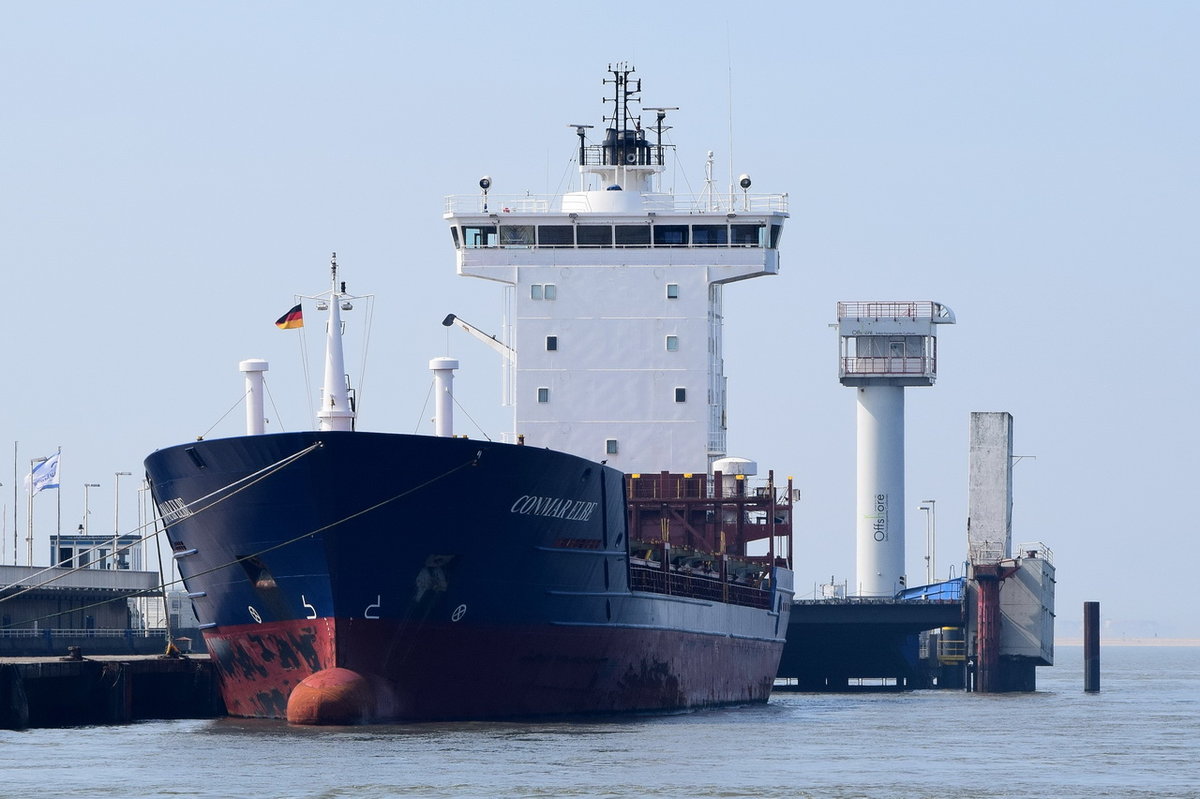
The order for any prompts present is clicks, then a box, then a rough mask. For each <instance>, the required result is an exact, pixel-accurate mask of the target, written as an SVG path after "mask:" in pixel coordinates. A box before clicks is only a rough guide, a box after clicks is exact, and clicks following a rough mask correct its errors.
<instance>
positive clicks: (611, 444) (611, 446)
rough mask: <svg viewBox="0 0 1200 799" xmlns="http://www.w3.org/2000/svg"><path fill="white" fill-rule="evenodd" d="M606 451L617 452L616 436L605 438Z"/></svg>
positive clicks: (608, 453)
mask: <svg viewBox="0 0 1200 799" xmlns="http://www.w3.org/2000/svg"><path fill="white" fill-rule="evenodd" d="M604 452H605V454H606V455H616V454H617V440H616V439H615V438H606V439H604Z"/></svg>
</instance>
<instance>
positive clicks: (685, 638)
mask: <svg viewBox="0 0 1200 799" xmlns="http://www.w3.org/2000/svg"><path fill="white" fill-rule="evenodd" d="M205 637H206V640H207V642H208V646H209V649H210V651H211V652H213V653H214V656H215V657H214V662H215V663H217V666H218V673H219V675H220V679H221V685H222V693H223V696H224V698H225V705H226V710H227V711H228V712H229V714H230V715H233V716H247V717H259V718H281V719H283V718H286V719H288V720H289V721H292V722H294V723H308V724H355V723H368V722H371V723H378V722H392V721H395V722H400V721H440V720H454V719H487V718H505V717H510V718H511V717H532V716H547V715H563V714H589V713H591V714H597V713H608V712H626V711H662V710H674V709H682V708H696V707H706V706H716V705H726V704H745V703H754V702H765V701H766V700H767V698H768V697H769V695H770V692H771V685H772V682H773V680H772V679H771V678H770V677H764V676H763V675H772V676H773V675H774V674H775V666H776V665H777V663H778V660H779V654H780V644H779V642H777V641H768V640H761V639H752V638H738V637H732V636H722V635H712V634H701V633H689V632H684V631H679V630H664V629H638V628H629V627H608V626H555V625H542V626H538V627H532V626H512V627H503V628H499V627H498V628H492V629H479V628H476V629H473V630H470V631H466V630H463V629H462V628H456V627H455V626H454V625H453V624H429V623H414V624H411V625H397V624H396V623H395V622H387V621H384V620H368V619H304V620H297V621H286V622H273V623H264V624H253V625H244V626H241V627H237V628H224V629H221V630H212V631H206V633H205Z"/></svg>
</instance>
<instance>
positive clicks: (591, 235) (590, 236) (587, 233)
mask: <svg viewBox="0 0 1200 799" xmlns="http://www.w3.org/2000/svg"><path fill="white" fill-rule="evenodd" d="M575 240H576V241H577V242H578V243H579V246H580V247H611V246H612V245H613V230H612V225H580V226H579V229H578V230H576V231H575Z"/></svg>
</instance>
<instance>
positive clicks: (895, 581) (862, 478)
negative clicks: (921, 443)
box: [856, 386, 904, 596]
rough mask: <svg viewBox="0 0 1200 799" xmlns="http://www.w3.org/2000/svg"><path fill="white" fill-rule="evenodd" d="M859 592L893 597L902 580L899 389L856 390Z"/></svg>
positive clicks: (901, 415)
mask: <svg viewBox="0 0 1200 799" xmlns="http://www.w3.org/2000/svg"><path fill="white" fill-rule="evenodd" d="M857 493H858V498H857V510H858V513H857V517H858V519H857V521H858V523H857V548H856V553H857V557H856V567H857V573H858V574H857V577H858V579H857V584H858V592H859V593H860V594H862V595H864V596H892V595H893V594H895V593H896V592H897V591H899V590H900V589H901V588H902V587H903V578H904V387H903V386H861V387H859V388H858V492H857Z"/></svg>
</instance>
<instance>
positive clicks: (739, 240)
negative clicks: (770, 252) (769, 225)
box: [729, 225, 762, 247]
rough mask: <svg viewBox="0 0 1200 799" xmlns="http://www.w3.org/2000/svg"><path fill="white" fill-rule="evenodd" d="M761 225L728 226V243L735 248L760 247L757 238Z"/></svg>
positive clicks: (760, 243)
mask: <svg viewBox="0 0 1200 799" xmlns="http://www.w3.org/2000/svg"><path fill="white" fill-rule="evenodd" d="M761 230H762V226H761V225H730V226H729V243H730V244H732V245H733V246H735V247H761V246H762V242H761V241H760V238H759V231H761Z"/></svg>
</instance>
